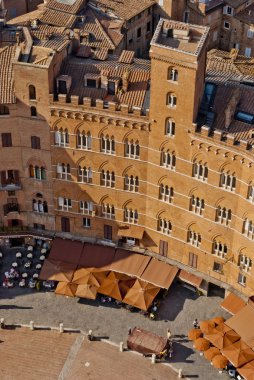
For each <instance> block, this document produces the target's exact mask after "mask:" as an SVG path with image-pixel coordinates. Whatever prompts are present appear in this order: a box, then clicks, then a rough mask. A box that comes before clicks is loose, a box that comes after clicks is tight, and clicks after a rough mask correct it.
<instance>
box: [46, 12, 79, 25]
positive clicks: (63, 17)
mask: <svg viewBox="0 0 254 380" xmlns="http://www.w3.org/2000/svg"><path fill="white" fill-rule="evenodd" d="M40 21H42V22H43V23H45V24H49V25H56V26H65V27H66V28H71V27H72V26H73V25H74V23H75V21H76V16H75V15H73V14H70V13H65V12H61V11H56V10H54V11H53V10H51V9H46V10H45V12H44V13H43V15H42V16H41V17H40Z"/></svg>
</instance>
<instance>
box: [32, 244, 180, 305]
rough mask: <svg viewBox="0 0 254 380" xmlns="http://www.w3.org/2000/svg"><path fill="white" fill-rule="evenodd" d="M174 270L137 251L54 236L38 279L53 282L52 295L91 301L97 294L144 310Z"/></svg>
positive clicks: (170, 280) (152, 301) (105, 298)
mask: <svg viewBox="0 0 254 380" xmlns="http://www.w3.org/2000/svg"><path fill="white" fill-rule="evenodd" d="M177 272H178V269H177V268H176V267H173V266H171V265H169V264H166V263H164V262H161V261H159V260H157V259H153V258H151V257H148V256H144V255H141V254H137V253H133V252H130V251H125V250H121V249H117V250H115V249H114V248H112V247H103V246H97V245H91V244H82V243H80V242H73V241H68V240H63V239H57V238H56V239H55V240H54V242H53V245H52V249H51V252H50V255H49V257H48V258H47V259H46V260H45V262H44V264H43V267H42V270H41V272H40V276H39V278H40V279H41V280H47V281H57V282H58V285H57V287H56V290H55V293H56V294H60V295H65V296H69V297H75V296H76V297H80V298H87V299H93V300H95V299H96V297H97V294H98V293H99V294H101V295H103V296H106V297H104V298H102V300H104V301H105V302H107V301H108V300H111V299H114V300H116V301H117V302H118V303H124V304H126V305H129V306H130V307H135V308H137V309H140V310H143V311H144V312H146V311H147V310H149V308H150V307H151V305H152V304H153V303H154V301H155V299H156V297H157V295H158V294H159V293H160V292H161V290H162V292H163V291H166V290H167V289H168V288H169V287H170V286H171V284H172V282H173V281H174V279H175V277H176V275H177Z"/></svg>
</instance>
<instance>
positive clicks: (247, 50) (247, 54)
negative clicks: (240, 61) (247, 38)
mask: <svg viewBox="0 0 254 380" xmlns="http://www.w3.org/2000/svg"><path fill="white" fill-rule="evenodd" d="M244 55H245V57H247V58H250V56H251V48H249V47H246V48H245V52H244Z"/></svg>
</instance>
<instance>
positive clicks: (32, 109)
mask: <svg viewBox="0 0 254 380" xmlns="http://www.w3.org/2000/svg"><path fill="white" fill-rule="evenodd" d="M30 111H31V116H37V110H36V107H31V108H30Z"/></svg>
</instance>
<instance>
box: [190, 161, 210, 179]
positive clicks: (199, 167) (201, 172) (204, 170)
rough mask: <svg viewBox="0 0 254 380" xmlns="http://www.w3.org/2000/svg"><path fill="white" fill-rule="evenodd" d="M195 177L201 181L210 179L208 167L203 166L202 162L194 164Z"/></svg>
mask: <svg viewBox="0 0 254 380" xmlns="http://www.w3.org/2000/svg"><path fill="white" fill-rule="evenodd" d="M193 177H195V178H197V179H199V180H201V181H206V180H207V178H208V167H207V166H206V164H203V163H202V162H201V161H200V162H194V163H193Z"/></svg>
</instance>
